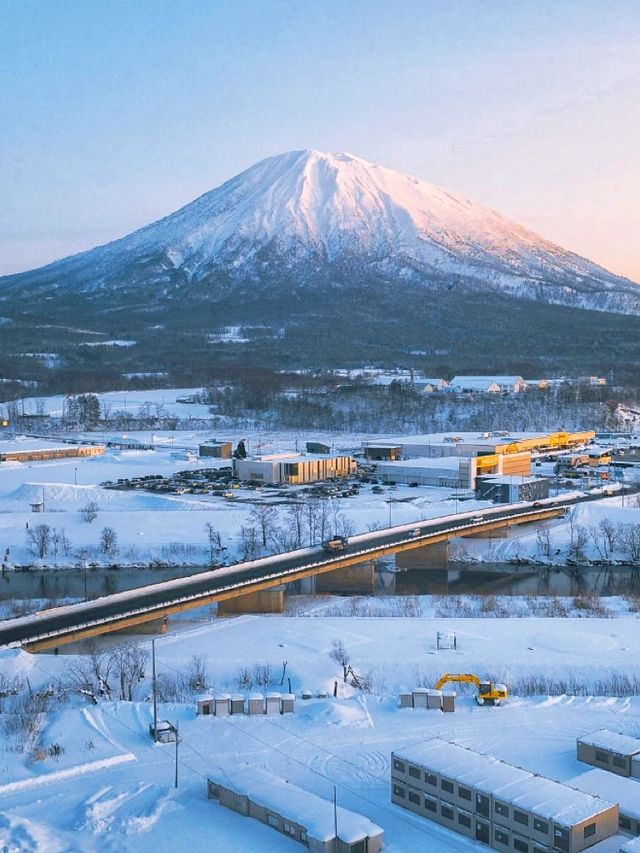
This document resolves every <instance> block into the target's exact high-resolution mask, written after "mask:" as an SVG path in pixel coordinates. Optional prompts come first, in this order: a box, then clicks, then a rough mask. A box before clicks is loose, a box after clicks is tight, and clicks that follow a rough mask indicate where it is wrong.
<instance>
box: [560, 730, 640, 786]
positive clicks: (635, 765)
mask: <svg viewBox="0 0 640 853" xmlns="http://www.w3.org/2000/svg"><path fill="white" fill-rule="evenodd" d="M576 753H577V758H578V761H584V762H585V764H592V765H593V766H594V767H600V768H602V769H603V770H609V771H610V772H611V773H617V774H618V776H636V777H637V778H640V739H639V738H636V737H630V736H629V735H621V734H618V732H612V731H610V730H609V729H598V731H596V732H592V733H591V734H589V735H584V736H583V737H579V738H578V740H577V742H576ZM639 795H640V792H639Z"/></svg>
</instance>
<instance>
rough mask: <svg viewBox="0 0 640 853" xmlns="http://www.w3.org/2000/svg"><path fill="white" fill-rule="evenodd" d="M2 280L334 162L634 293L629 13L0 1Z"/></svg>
mask: <svg viewBox="0 0 640 853" xmlns="http://www.w3.org/2000/svg"><path fill="white" fill-rule="evenodd" d="M0 13H1V18H0V274H3V273H9V272H13V271H18V270H21V269H28V268H31V267H34V266H38V265H40V264H42V263H45V262H47V261H50V260H53V259H55V258H57V257H61V256H63V255H66V254H70V253H72V252H75V251H78V250H80V249H83V248H89V247H91V246H94V245H96V244H98V243H102V242H106V241H108V240H110V239H113V238H115V237H119V236H122V235H124V234H126V233H128V232H129V231H131V230H133V229H134V228H136V227H139V226H141V225H144V224H146V223H147V222H149V221H151V220H153V219H157V218H158V217H160V216H163V215H165V214H166V213H169V212H171V211H172V210H174V209H176V208H177V207H179V206H181V205H182V204H185V203H186V202H188V201H190V200H191V199H193V198H195V197H196V196H198V195H200V194H201V193H203V192H205V191H207V190H208V189H211V188H212V187H214V186H216V185H217V184H219V183H221V182H222V181H223V180H225V179H227V178H229V177H231V176H232V175H233V174H235V173H236V172H238V171H240V170H241V169H243V168H245V167H247V166H249V165H251V164H252V163H254V162H255V161H257V160H259V159H261V158H263V157H266V156H269V155H271V154H277V153H280V152H283V151H288V150H291V149H296V148H318V149H321V150H326V151H345V150H346V151H351V152H353V153H355V154H358V155H359V156H361V157H364V158H366V159H368V160H372V161H374V162H379V163H383V164H384V165H387V166H390V167H392V168H397V169H401V170H404V171H407V172H411V173H413V174H416V175H418V176H419V177H421V178H424V179H426V180H430V181H433V182H434V183H437V184H440V185H443V186H445V187H448V188H450V189H452V190H455V191H458V192H461V193H463V194H465V195H467V196H469V197H470V198H472V199H474V200H475V201H479V202H482V203H485V204H488V205H490V206H491V207H494V208H496V209H498V210H499V211H500V212H502V213H504V214H506V215H508V216H511V217H513V218H515V219H516V220H518V221H520V222H521V223H522V224H524V225H527V226H529V227H532V228H534V229H535V230H537V231H539V232H540V233H542V234H543V235H544V236H545V237H548V238H550V239H552V240H554V241H556V242H558V243H560V244H561V245H563V246H565V247H566V248H569V249H573V250H575V251H577V252H579V253H581V254H584V255H587V256H588V257H591V258H593V259H594V260H596V261H599V262H600V263H603V264H604V265H606V266H608V267H609V268H610V269H612V270H613V271H614V272H618V273H621V274H626V275H629V276H631V277H633V278H635V279H636V280H639V281H640V256H639V253H638V251H637V245H638V242H639V238H638V235H639V234H640V203H639V201H638V199H639V197H640V0H437V2H436V0H416V1H415V2H413V0H386V1H385V2H383V0H335V2H333V0H307V2H304V0H261V2H258V1H257V0H245V2H241V0H227V2H220V0H0Z"/></svg>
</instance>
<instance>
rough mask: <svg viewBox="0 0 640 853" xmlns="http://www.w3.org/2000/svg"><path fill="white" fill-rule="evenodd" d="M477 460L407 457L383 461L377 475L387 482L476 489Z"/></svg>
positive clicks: (459, 457) (458, 457) (455, 457)
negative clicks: (397, 460) (394, 460)
mask: <svg viewBox="0 0 640 853" xmlns="http://www.w3.org/2000/svg"><path fill="white" fill-rule="evenodd" d="M476 469H477V461H476V460H475V459H472V458H470V457H465V456H440V457H437V458H422V459H403V460H401V461H399V462H380V463H379V465H378V469H377V474H378V477H380V479H382V480H383V481H384V482H385V483H404V484H407V485H408V484H410V483H418V485H420V486H445V487H449V488H456V489H457V488H460V489H473V488H475V484H476Z"/></svg>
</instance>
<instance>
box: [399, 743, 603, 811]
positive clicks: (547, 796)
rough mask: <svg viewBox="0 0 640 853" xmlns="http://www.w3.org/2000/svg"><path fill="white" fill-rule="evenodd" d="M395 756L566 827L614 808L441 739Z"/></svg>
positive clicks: (600, 800)
mask: <svg viewBox="0 0 640 853" xmlns="http://www.w3.org/2000/svg"><path fill="white" fill-rule="evenodd" d="M394 754H395V755H396V756H397V757H398V758H401V759H404V760H405V761H410V762H412V763H415V764H422V765H423V766H425V767H428V768H429V769H430V770H435V771H436V772H437V773H440V774H442V775H444V776H449V777H451V778H454V779H456V780H457V781H459V782H462V783H464V784H466V785H469V786H470V787H472V788H478V789H480V790H483V791H485V792H486V793H488V794H491V795H492V796H494V797H497V798H499V799H501V800H504V801H505V802H508V803H511V804H512V805H515V806H518V807H519V808H521V809H523V810H526V811H531V812H535V813H536V814H538V815H540V816H541V817H545V818H547V819H549V820H553V821H555V822H556V823H559V824H562V825H564V826H572V825H573V824H576V823H580V822H581V821H583V820H588V819H589V818H590V817H593V816H594V815H596V814H598V813H599V812H601V811H603V810H605V809H608V808H611V807H612V803H609V802H606V801H605V800H602V799H600V798H599V797H595V796H593V795H591V794H587V793H584V792H582V791H577V790H575V789H573V788H569V787H567V786H566V785H563V784H561V783H560V782H554V781H552V780H551V779H547V778H545V777H544V776H538V775H535V774H533V773H529V772H528V771H527V770H522V769H521V768H520V767H515V766H514V765H512V764H507V763H505V762H504V761H500V760H499V759H497V758H493V757H492V756H489V755H481V754H480V753H478V752H474V751H473V750H471V749H468V748H467V747H464V746H460V745H459V744H456V743H450V742H449V741H445V740H441V739H440V738H432V739H431V740H429V741H426V742H425V743H422V744H418V745H416V746H411V747H408V748H407V749H406V750H400V751H399V752H396V753H394Z"/></svg>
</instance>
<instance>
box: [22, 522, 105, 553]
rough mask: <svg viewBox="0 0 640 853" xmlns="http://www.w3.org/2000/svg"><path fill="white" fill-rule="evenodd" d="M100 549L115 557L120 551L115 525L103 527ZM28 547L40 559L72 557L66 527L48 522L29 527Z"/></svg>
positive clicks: (99, 542) (99, 541) (71, 548)
mask: <svg viewBox="0 0 640 853" xmlns="http://www.w3.org/2000/svg"><path fill="white" fill-rule="evenodd" d="M98 544H99V547H100V551H101V553H102V554H104V556H105V557H109V559H113V558H114V557H115V556H116V555H117V553H118V534H117V533H116V531H115V530H114V528H113V527H103V528H102V530H101V531H100V537H99V539H98ZM27 548H28V550H29V553H30V554H32V555H33V556H34V557H38V559H40V560H44V558H45V557H48V556H53V557H70V556H71V555H72V552H73V546H72V544H71V542H70V540H69V537H68V536H67V534H66V532H65V529H64V527H62V528H60V529H58V528H56V527H51V526H50V525H48V524H37V525H35V527H29V528H28V529H27Z"/></svg>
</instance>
